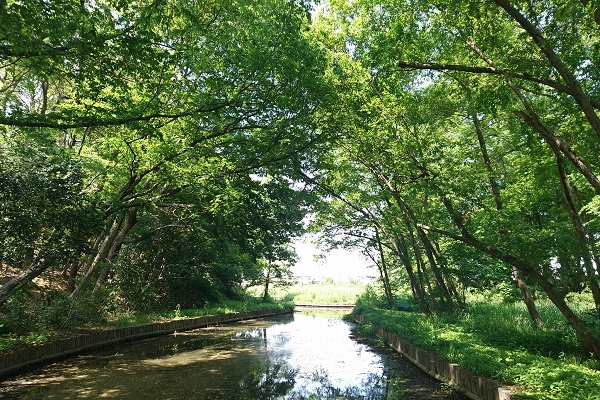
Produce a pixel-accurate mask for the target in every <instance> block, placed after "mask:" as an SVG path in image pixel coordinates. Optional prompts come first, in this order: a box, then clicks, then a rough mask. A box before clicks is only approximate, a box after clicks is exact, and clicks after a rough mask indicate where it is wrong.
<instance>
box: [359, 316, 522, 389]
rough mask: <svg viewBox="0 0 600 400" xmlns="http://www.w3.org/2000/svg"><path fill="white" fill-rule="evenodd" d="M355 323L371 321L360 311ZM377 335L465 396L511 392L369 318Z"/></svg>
mask: <svg viewBox="0 0 600 400" xmlns="http://www.w3.org/2000/svg"><path fill="white" fill-rule="evenodd" d="M354 319H355V320H356V322H358V323H369V322H370V321H369V320H368V319H367V318H366V317H364V316H362V315H359V314H356V315H355V316H354ZM370 323H371V325H372V326H373V329H374V330H375V333H376V334H377V336H379V337H380V338H381V339H383V340H384V341H385V342H386V343H387V344H388V345H389V346H391V347H392V348H394V349H395V350H396V351H398V352H399V353H401V354H402V355H404V356H405V357H406V358H407V359H409V360H410V361H411V362H412V363H413V364H415V365H416V366H418V367H419V368H421V369H422V370H423V371H425V372H426V373H428V374H429V375H431V376H433V377H434V378H436V379H438V380H440V381H443V382H448V383H450V384H452V385H455V386H458V387H460V388H461V389H462V390H463V391H464V392H465V394H466V395H467V397H469V398H471V399H474V400H510V399H511V397H512V392H511V391H510V390H509V389H507V388H505V387H502V386H501V385H500V384H498V382H495V381H493V380H491V379H487V378H483V377H480V376H476V375H473V374H472V373H470V372H469V371H467V370H465V369H464V368H462V367H460V366H459V365H457V364H452V363H449V362H448V361H446V360H444V359H442V358H441V357H439V356H437V355H436V354H434V353H431V352H429V351H426V350H423V349H421V348H420V347H417V346H415V345H413V344H412V343H409V342H407V341H405V340H403V339H401V338H400V337H399V336H398V335H396V334H394V333H391V332H388V331H386V330H385V329H383V328H382V327H381V326H379V325H377V324H374V323H372V322H370Z"/></svg>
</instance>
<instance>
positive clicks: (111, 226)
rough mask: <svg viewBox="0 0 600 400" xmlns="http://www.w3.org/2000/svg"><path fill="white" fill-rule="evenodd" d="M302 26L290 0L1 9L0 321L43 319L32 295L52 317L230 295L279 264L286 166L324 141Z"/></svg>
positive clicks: (287, 258) (319, 60)
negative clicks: (52, 306) (1, 306)
mask: <svg viewBox="0 0 600 400" xmlns="http://www.w3.org/2000/svg"><path fill="white" fill-rule="evenodd" d="M309 18H310V15H309V6H308V3H305V2H302V1H298V2H287V1H284V2H281V1H265V2H260V4H258V3H256V2H254V1H245V0H240V1H233V2H227V3H226V4H225V3H223V4H222V2H214V1H210V0H209V1H200V2H179V1H170V0H167V1H145V0H140V1H126V2H123V1H117V0H106V1H105V0H101V1H82V2H64V1H59V2H44V1H8V2H6V1H5V2H0V21H2V23H1V24H0V151H1V156H0V169H1V170H0V189H1V190H0V205H1V207H0V231H1V233H0V261H1V271H2V272H1V274H2V279H1V281H0V284H1V286H0V304H4V309H3V310H4V315H5V316H6V321H5V322H4V323H3V325H5V329H6V327H8V328H9V329H13V328H18V326H16V325H19V326H23V325H28V324H29V325H32V324H33V323H35V322H36V321H37V322H43V323H47V324H49V325H56V324H54V323H53V322H52V321H50V319H49V318H47V316H45V315H44V314H45V313H44V312H43V310H44V309H45V308H44V307H42V306H41V305H40V304H38V307H30V308H27V307H28V306H27V305H26V304H28V302H34V303H35V302H36V301H37V302H38V303H39V302H44V301H46V302H51V303H53V304H55V305H61V306H60V307H58V306H57V307H58V309H55V310H54V311H53V312H52V314H53V315H55V317H54V318H53V320H55V319H60V314H61V310H62V314H63V315H62V322H60V323H59V324H58V325H60V324H62V323H67V322H69V321H75V320H78V318H75V315H76V314H79V315H82V314H86V313H84V312H83V310H84V309H88V310H89V309H91V310H94V309H95V310H96V314H97V315H101V314H102V311H106V310H114V309H116V308H121V309H152V308H160V309H165V308H167V309H172V308H173V307H175V306H176V305H180V306H183V307H186V306H200V305H202V304H204V303H205V302H207V301H214V300H220V299H224V298H236V297H240V295H241V294H242V289H243V285H244V283H245V282H247V281H252V282H264V281H265V278H264V277H263V278H262V280H261V276H263V275H264V274H263V272H264V265H265V263H267V264H268V265H273V266H274V267H273V269H274V270H279V269H284V267H285V266H286V265H288V264H289V262H291V261H293V259H294V257H295V254H294V252H293V249H291V248H290V246H289V243H290V242H291V240H292V239H293V238H294V237H296V236H298V235H299V234H301V232H302V229H303V225H302V219H303V218H304V215H305V213H306V211H307V205H308V203H307V201H308V197H307V196H308V195H307V194H306V193H303V192H302V190H300V188H295V187H293V185H292V181H291V180H290V179H289V178H288V177H287V176H288V175H289V174H290V171H292V170H293V169H294V168H295V167H296V166H298V165H301V164H304V163H307V162H309V160H310V158H309V155H310V152H313V151H315V149H317V148H318V147H319V146H320V145H321V144H322V142H323V140H321V139H320V138H319V137H318V136H317V135H316V130H315V127H314V112H315V110H317V109H319V108H320V107H321V104H322V103H323V101H324V100H325V99H326V98H327V96H328V93H327V85H326V84H325V83H324V80H323V71H324V67H325V58H324V57H323V53H322V51H321V50H320V49H319V48H318V47H316V46H314V45H313V44H311V42H310V40H309V39H308V37H307V30H308V23H309ZM36 278H37V279H36ZM269 279H271V280H273V279H275V278H269ZM267 282H268V280H267ZM27 299H29V300H27ZM26 308H27V311H28V312H25V311H26ZM36 308H37V310H38V312H37V314H38V315H37V316H36V315H31V314H32V313H33V314H35V309H36ZM55 308H56V307H55ZM29 311H31V312H29ZM55 311H56V312H55ZM98 311H100V312H98ZM25 314H27V315H30V319H28V320H27V321H29V322H28V323H26V322H25V319H24V318H21V317H23V316H24V315H25ZM19 316H21V317H19ZM87 316H89V313H87ZM84 319H85V318H84ZM17 321H20V324H16V322H17ZM11 327H12V328H11Z"/></svg>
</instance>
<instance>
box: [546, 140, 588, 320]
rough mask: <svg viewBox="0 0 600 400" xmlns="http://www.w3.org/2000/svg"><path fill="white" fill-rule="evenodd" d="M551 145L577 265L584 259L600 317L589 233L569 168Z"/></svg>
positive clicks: (584, 265)
mask: <svg viewBox="0 0 600 400" xmlns="http://www.w3.org/2000/svg"><path fill="white" fill-rule="evenodd" d="M551 147H552V150H553V151H554V155H555V156H556V163H557V166H558V172H559V176H560V183H561V190H562V194H563V199H564V200H565V207H566V208H567V212H568V213H569V217H570V218H571V222H572V223H573V227H574V228H575V236H576V237H577V246H578V253H579V254H577V265H578V266H579V265H580V264H581V263H580V260H581V259H583V267H584V270H585V274H586V278H587V281H588V286H589V288H590V290H591V291H592V296H593V298H594V304H595V306H596V313H597V314H598V316H599V317H600V286H598V280H597V279H596V271H595V270H594V265H593V261H592V252H591V249H590V246H588V235H587V234H586V230H585V227H584V226H583V223H582V222H581V218H580V217H579V212H578V211H577V207H576V205H575V200H574V199H573V195H572V189H571V185H570V183H569V177H568V175H567V170H566V168H565V164H564V162H563V158H562V155H561V154H560V152H559V150H558V149H557V148H556V147H555V146H551Z"/></svg>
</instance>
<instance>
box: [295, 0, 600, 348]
mask: <svg viewBox="0 0 600 400" xmlns="http://www.w3.org/2000/svg"><path fill="white" fill-rule="evenodd" d="M597 13H598V12H597V3H596V2H578V1H567V2H558V1H557V2H554V1H533V2H525V1H505V0H494V1H487V2H481V1H467V2H464V1H461V2H448V1H435V0H433V1H432V0H423V1H420V0H419V1H371V0H364V1H363V0H360V1H353V2H347V1H330V2H329V3H327V4H324V5H323V6H322V8H321V13H320V16H319V18H318V19H317V21H316V22H315V24H314V30H313V34H314V35H315V36H316V37H318V38H319V40H320V41H321V42H322V43H323V46H324V47H325V48H327V50H328V57H329V65H330V71H331V74H332V75H333V77H334V78H332V84H334V85H336V88H337V90H336V93H338V94H339V100H338V101H337V102H336V104H335V106H334V107H330V108H329V110H330V114H329V115H328V116H327V118H324V119H323V120H322V121H321V124H320V129H322V131H323V132H329V133H331V134H332V135H337V136H336V138H337V139H338V141H337V142H336V145H335V146H332V148H331V151H329V152H325V153H322V154H321V156H320V158H319V160H318V162H317V163H316V164H314V168H312V169H305V170H304V171H303V174H304V178H305V179H306V180H307V181H308V182H310V183H312V184H313V185H314V187H315V188H316V189H317V190H319V191H320V192H321V193H322V195H323V196H324V198H325V200H324V201H323V202H322V204H321V205H320V211H319V214H318V217H317V219H316V222H315V229H318V230H321V231H326V232H327V233H328V237H329V238H333V241H334V242H335V243H334V244H337V245H340V243H339V242H340V241H341V242H342V243H341V245H344V243H343V242H345V243H346V245H347V246H353V247H358V248H361V249H363V251H364V252H365V254H367V255H368V256H369V257H371V258H372V259H373V260H374V261H375V262H376V264H377V265H378V267H379V271H380V276H381V282H382V283H383V287H384V293H385V296H386V298H387V306H388V307H390V308H394V307H395V303H394V301H395V299H394V288H395V287H397V285H399V284H400V285H408V286H409V287H410V288H411V292H412V295H413V298H414V301H415V302H416V304H417V305H418V307H419V309H420V310H421V311H423V312H425V313H430V314H436V313H439V312H443V311H451V310H454V311H456V310H457V309H460V308H464V307H465V303H464V295H463V293H464V292H465V291H467V290H472V289H475V290H481V289H486V288H490V287H505V288H510V287H511V286H512V287H515V288H517V289H518V290H517V291H516V293H517V296H519V297H521V298H522V299H523V301H524V302H525V304H526V305H527V309H528V311H529V313H530V315H531V318H532V320H533V321H534V322H535V324H536V325H538V326H539V327H541V328H543V327H544V325H545V323H546V322H545V321H544V319H543V317H542V315H540V313H539V311H538V309H537V306H536V303H535V300H536V297H539V296H547V297H548V298H549V299H550V300H551V302H552V303H553V304H554V305H555V306H556V307H557V309H558V310H560V312H561V313H562V315H563V316H564V318H565V319H566V320H567V321H568V323H569V324H570V325H571V327H572V328H573V329H574V332H576V334H577V336H578V337H579V339H580V341H581V343H582V344H583V346H584V347H585V348H586V349H587V351H588V352H589V354H592V355H593V356H594V357H596V358H600V342H599V338H598V337H597V335H596V334H595V333H594V332H592V331H590V326H589V324H588V323H587V322H586V321H584V320H583V319H582V317H581V315H579V314H578V313H576V312H574V311H573V309H572V308H571V307H570V306H569V304H568V301H566V300H565V296H566V294H568V293H570V292H582V291H586V292H591V294H592V298H593V302H594V304H595V310H590V312H593V313H595V315H596V318H598V317H600V288H599V286H598V269H597V267H596V266H597V265H598V264H599V263H598V261H599V259H598V254H600V253H599V252H598V247H597V239H598V236H599V233H600V230H599V227H598V224H597V216H598V207H597V202H598V195H599V194H600V190H599V189H600V185H598V183H599V182H600V181H599V180H598V171H599V167H600V165H599V164H598V146H599V145H600V142H599V138H600V117H599V116H598V109H599V108H600V103H599V102H598V96H599V95H600V94H599V93H598V89H599V88H600V87H599V86H598V81H599V80H598V78H599V77H600V70H599V69H598V65H596V63H597V60H598V59H599V58H600V54H599V53H598V51H599V50H600V47H599V44H600V42H598V38H599V36H598V34H597V33H598V28H599V25H598V23H597V21H596V20H595V19H594V18H595V14H597ZM340 235H345V237H346V238H347V239H346V240H344V239H343V237H344V236H340ZM339 238H342V240H340V239H339ZM506 293H507V299H514V298H515V292H514V291H513V290H507V291H506Z"/></svg>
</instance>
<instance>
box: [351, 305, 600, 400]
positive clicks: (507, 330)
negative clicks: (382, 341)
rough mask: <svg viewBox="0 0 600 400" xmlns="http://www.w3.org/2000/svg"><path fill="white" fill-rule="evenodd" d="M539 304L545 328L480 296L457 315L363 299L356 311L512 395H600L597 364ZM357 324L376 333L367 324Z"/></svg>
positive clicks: (544, 399) (587, 399) (584, 398)
mask: <svg viewBox="0 0 600 400" xmlns="http://www.w3.org/2000/svg"><path fill="white" fill-rule="evenodd" d="M539 306H540V309H541V311H542V312H543V314H544V316H545V317H546V321H547V324H548V327H547V328H546V329H544V330H539V329H535V328H534V327H532V326H531V324H530V322H529V321H528V320H527V316H526V311H525V310H521V309H520V305H501V304H491V303H489V302H488V303H485V302H481V303H478V304H470V306H469V311H468V312H466V311H465V312H464V313H462V314H460V315H442V316H437V317H426V316H425V315H422V314H420V313H416V312H407V311H390V310H383V309H379V308H376V307H371V306H366V305H364V304H362V305H359V306H358V307H357V309H356V310H355V311H357V312H358V313H359V314H362V315H363V316H364V317H366V318H367V319H368V320H369V321H370V322H373V323H375V324H376V325H377V326H379V327H381V328H382V329H384V330H385V331H388V332H390V333H392V334H394V335H398V336H399V337H400V338H402V339H403V340H406V341H408V342H410V343H412V344H414V345H416V346H419V347H421V348H422V349H424V350H425V351H428V352H432V353H435V354H437V355H438V356H440V357H442V358H443V359H444V360H446V361H448V362H450V363H453V364H457V365H459V366H460V367H461V368H464V369H465V370H467V371H469V372H470V373H472V374H474V375H479V376H484V377H486V378H489V379H493V380H495V381H497V382H499V383H500V384H501V385H502V386H507V387H509V388H510V389H511V390H512V391H513V392H514V394H513V395H512V399H513V400H517V399H528V400H550V399H552V400H563V399H564V400H579V399H581V400H599V399H600V365H599V364H598V362H597V361H595V360H593V359H591V358H589V357H586V354H585V353H583V352H582V351H581V349H580V348H579V347H578V344H577V343H576V339H575V338H571V337H570V336H569V330H568V328H565V324H564V323H563V322H561V319H560V317H559V316H553V315H552V314H551V313H550V312H549V311H550V310H551V307H545V304H544V303H543V302H540V304H539ZM492 310H493V311H494V312H495V313H496V315H493V313H492ZM509 311H511V312H512V314H511V313H510V312H509ZM361 329H363V330H365V331H369V330H370V331H371V333H375V332H374V331H375V329H374V328H373V327H372V326H371V325H370V324H365V325H363V326H361Z"/></svg>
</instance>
